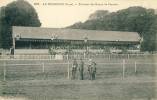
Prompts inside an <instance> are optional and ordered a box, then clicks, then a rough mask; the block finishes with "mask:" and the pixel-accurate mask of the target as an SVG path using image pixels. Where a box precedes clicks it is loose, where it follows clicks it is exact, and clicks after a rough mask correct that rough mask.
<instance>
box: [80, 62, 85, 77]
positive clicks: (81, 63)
mask: <svg viewBox="0 0 157 100" xmlns="http://www.w3.org/2000/svg"><path fill="white" fill-rule="evenodd" d="M83 73H84V62H83V60H82V59H80V64H79V74H80V76H79V79H80V80H83V79H84V76H83Z"/></svg>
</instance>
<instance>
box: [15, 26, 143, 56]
mask: <svg viewBox="0 0 157 100" xmlns="http://www.w3.org/2000/svg"><path fill="white" fill-rule="evenodd" d="M12 29H13V30H12V32H13V48H14V51H15V54H16V53H19V52H21V53H22V50H23V53H26V52H27V51H30V52H33V50H36V53H43V54H44V52H45V54H46V53H47V54H48V53H49V51H50V49H51V50H55V51H56V52H58V51H59V52H66V51H67V50H72V51H76V52H85V51H86V52H87V51H88V52H94V51H102V52H106V53H109V52H110V53H113V52H122V51H129V50H132V51H139V50H140V41H141V38H140V36H139V35H138V33H137V32H120V31H97V30H82V29H65V28H40V27H20V26H13V28H12ZM16 51H17V52H16Z"/></svg>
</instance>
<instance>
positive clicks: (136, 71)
mask: <svg viewBox="0 0 157 100" xmlns="http://www.w3.org/2000/svg"><path fill="white" fill-rule="evenodd" d="M136 72H137V63H136V61H135V73H136Z"/></svg>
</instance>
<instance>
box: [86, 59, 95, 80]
mask: <svg viewBox="0 0 157 100" xmlns="http://www.w3.org/2000/svg"><path fill="white" fill-rule="evenodd" d="M88 73H89V79H90V80H95V75H96V63H95V62H94V61H92V59H90V60H89V65H88Z"/></svg>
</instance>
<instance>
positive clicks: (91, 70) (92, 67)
mask: <svg viewBox="0 0 157 100" xmlns="http://www.w3.org/2000/svg"><path fill="white" fill-rule="evenodd" d="M84 67H85V63H84V61H83V60H82V59H80V62H79V64H78V62H77V60H76V59H74V61H73V63H72V70H71V72H72V75H71V79H76V77H77V72H79V79H80V80H84V73H85V72H84ZM87 71H88V75H89V76H88V78H89V80H95V75H96V63H95V62H94V61H92V59H89V62H88V64H87Z"/></svg>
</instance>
